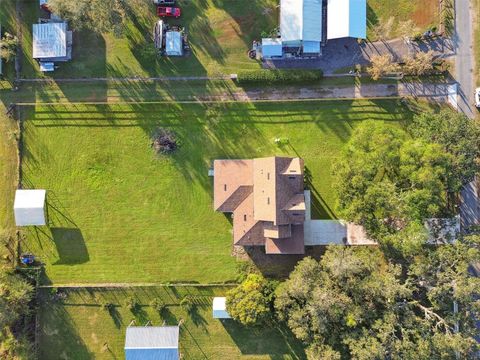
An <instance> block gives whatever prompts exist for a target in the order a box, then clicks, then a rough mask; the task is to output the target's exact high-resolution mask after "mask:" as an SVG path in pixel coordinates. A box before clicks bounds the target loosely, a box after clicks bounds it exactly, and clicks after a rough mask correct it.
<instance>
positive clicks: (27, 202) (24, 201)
mask: <svg viewBox="0 0 480 360" xmlns="http://www.w3.org/2000/svg"><path fill="white" fill-rule="evenodd" d="M46 193H47V191H46V190H17V191H16V192H15V202H14V204H13V208H14V209H43V206H44V205H45V196H46Z"/></svg>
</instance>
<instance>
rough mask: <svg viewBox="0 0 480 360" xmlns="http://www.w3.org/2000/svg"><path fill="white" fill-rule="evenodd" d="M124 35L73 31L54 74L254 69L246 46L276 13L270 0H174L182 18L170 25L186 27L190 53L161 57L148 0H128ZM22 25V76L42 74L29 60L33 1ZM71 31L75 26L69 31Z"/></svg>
mask: <svg viewBox="0 0 480 360" xmlns="http://www.w3.org/2000/svg"><path fill="white" fill-rule="evenodd" d="M124 3H125V4H127V14H128V21H127V24H126V26H125V31H124V34H123V35H121V36H120V37H115V36H114V35H112V34H95V33H93V32H91V31H86V30H81V31H74V39H73V40H74V41H73V60H72V61H71V62H68V63H64V64H61V63H60V64H59V65H60V68H59V69H58V70H56V71H55V73H53V74H52V75H48V76H53V77H60V78H62V77H105V76H108V77H110V76H111V77H124V76H135V75H138V76H161V75H206V74H210V75H215V74H218V73H221V74H228V73H231V72H236V71H237V70H239V69H247V70H248V69H258V68H260V64H259V63H258V62H256V61H253V60H250V59H249V58H248V56H247V50H248V49H249V48H250V47H251V44H252V41H253V40H254V39H259V38H261V33H262V31H268V32H270V31H271V30H272V29H273V28H275V26H277V25H276V23H277V21H278V20H277V18H278V12H277V10H276V8H275V5H276V1H275V0H255V1H251V2H249V3H248V4H246V3H244V2H242V1H237V0H223V1H218V0H179V1H178V4H179V6H180V7H181V9H182V16H181V18H180V19H178V20H172V19H168V20H167V22H168V23H169V24H172V25H173V24H179V25H182V26H184V27H185V28H186V31H187V34H188V40H189V44H190V46H191V48H192V52H191V55H190V56H185V57H180V58H174V57H170V58H166V57H159V56H156V55H155V53H154V47H153V40H152V31H153V26H154V24H155V22H156V21H157V20H158V17H157V16H156V13H155V7H154V6H153V5H152V1H151V0H129V1H126V2H124ZM22 6H23V13H24V14H25V15H24V24H25V26H26V27H27V29H28V30H27V31H26V34H25V36H24V42H23V45H24V47H25V50H26V52H25V57H26V59H25V66H24V68H23V71H22V75H23V76H24V77H34V76H42V74H41V73H40V72H39V69H38V66H37V64H35V63H33V62H32V61H31V46H32V45H31V32H32V29H31V24H32V23H33V22H36V21H37V18H38V16H39V9H38V0H24V1H23V2H22ZM74 30H75V29H74Z"/></svg>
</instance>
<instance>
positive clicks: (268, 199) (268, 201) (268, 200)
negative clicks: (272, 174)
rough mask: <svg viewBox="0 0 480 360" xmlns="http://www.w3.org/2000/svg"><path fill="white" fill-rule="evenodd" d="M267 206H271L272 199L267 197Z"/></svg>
mask: <svg viewBox="0 0 480 360" xmlns="http://www.w3.org/2000/svg"><path fill="white" fill-rule="evenodd" d="M267 204H268V205H270V198H269V197H267Z"/></svg>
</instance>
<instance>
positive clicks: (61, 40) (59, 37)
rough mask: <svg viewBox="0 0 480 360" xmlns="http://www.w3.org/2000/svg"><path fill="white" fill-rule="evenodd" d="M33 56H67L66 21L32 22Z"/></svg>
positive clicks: (46, 57)
mask: <svg viewBox="0 0 480 360" xmlns="http://www.w3.org/2000/svg"><path fill="white" fill-rule="evenodd" d="M32 45H33V58H34V59H49V58H62V57H66V56H67V23H66V22H58V23H55V22H50V23H45V24H33V39H32Z"/></svg>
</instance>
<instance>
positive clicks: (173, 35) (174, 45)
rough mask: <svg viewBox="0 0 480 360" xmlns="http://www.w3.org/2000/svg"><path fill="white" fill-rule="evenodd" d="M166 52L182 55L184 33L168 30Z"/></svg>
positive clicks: (171, 54) (168, 54) (172, 54)
mask: <svg viewBox="0 0 480 360" xmlns="http://www.w3.org/2000/svg"><path fill="white" fill-rule="evenodd" d="M165 53H166V54H167V56H182V55H183V44H182V34H180V32H179V31H167V33H166V35H165Z"/></svg>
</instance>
